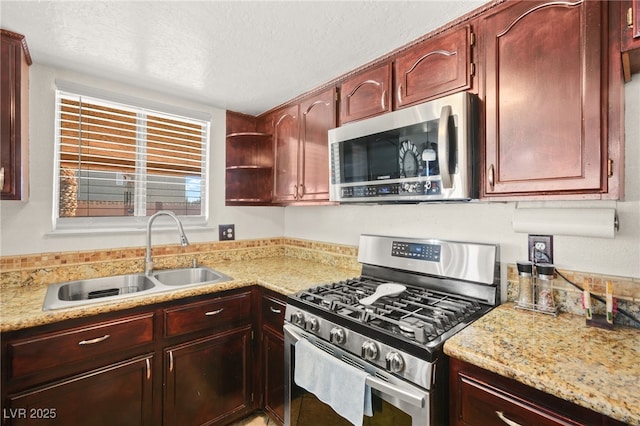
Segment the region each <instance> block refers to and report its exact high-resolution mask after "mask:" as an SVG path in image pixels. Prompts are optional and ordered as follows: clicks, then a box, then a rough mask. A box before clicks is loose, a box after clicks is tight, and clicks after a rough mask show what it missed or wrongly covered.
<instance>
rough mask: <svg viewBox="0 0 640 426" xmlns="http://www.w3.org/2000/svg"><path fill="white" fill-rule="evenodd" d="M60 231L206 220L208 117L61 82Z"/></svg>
mask: <svg viewBox="0 0 640 426" xmlns="http://www.w3.org/2000/svg"><path fill="white" fill-rule="evenodd" d="M57 86H58V90H56V126H55V128H56V130H55V133H56V153H55V167H54V173H55V176H54V186H55V190H54V203H53V204H54V215H53V217H54V229H55V230H56V231H81V230H84V231H91V232H94V231H97V230H100V229H104V230H113V229H114V228H116V229H117V228H122V229H132V228H133V229H135V228H143V227H144V226H145V225H146V222H147V218H148V217H149V216H151V215H153V214H154V213H156V212H157V211H159V210H169V211H172V212H173V213H175V214H176V215H178V216H179V217H180V218H181V220H182V221H183V222H184V224H185V226H189V225H205V224H206V220H207V208H206V206H207V203H206V194H207V183H208V179H207V169H208V148H207V146H208V143H207V142H208V140H209V126H210V120H209V117H208V115H206V114H203V113H198V112H193V111H179V110H177V109H175V108H173V107H170V106H166V105H158V104H152V103H151V102H147V101H144V100H139V99H131V98H128V97H124V96H119V95H115V94H107V93H101V92H98V91H97V90H95V89H90V88H84V87H79V86H76V85H73V84H71V83H60V82H58V83H57Z"/></svg>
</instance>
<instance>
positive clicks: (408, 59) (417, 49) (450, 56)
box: [394, 25, 473, 108]
mask: <svg viewBox="0 0 640 426" xmlns="http://www.w3.org/2000/svg"><path fill="white" fill-rule="evenodd" d="M471 40H472V34H471V28H470V27H469V26H468V25H467V26H463V27H460V28H457V29H455V30H452V31H449V32H447V33H445V34H442V35H439V36H437V37H434V38H431V39H427V40H425V41H423V42H421V43H419V44H417V45H416V46H414V47H412V48H410V49H409V50H407V51H405V52H404V53H402V54H400V55H398V57H397V58H396V60H395V62H394V76H395V85H396V88H395V93H396V107H398V108H402V107H405V106H408V105H412V104H416V103H419V102H424V101H426V100H429V99H433V98H437V97H440V96H443V95H446V94H450V93H454V92H459V91H462V90H466V89H468V88H470V87H471V75H472V72H473V70H472V66H473V65H472V63H471V44H472V42H471Z"/></svg>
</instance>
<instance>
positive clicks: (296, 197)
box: [293, 185, 298, 200]
mask: <svg viewBox="0 0 640 426" xmlns="http://www.w3.org/2000/svg"><path fill="white" fill-rule="evenodd" d="M293 199H294V200H297V199H298V185H293Z"/></svg>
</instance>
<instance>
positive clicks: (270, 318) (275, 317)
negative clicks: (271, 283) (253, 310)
mask: <svg viewBox="0 0 640 426" xmlns="http://www.w3.org/2000/svg"><path fill="white" fill-rule="evenodd" d="M285 306H286V304H285V302H284V301H283V300H280V299H277V298H276V297H273V296H266V295H265V296H263V297H262V324H263V325H266V326H269V327H270V328H272V329H273V330H274V331H277V332H278V333H280V334H281V335H282V325H283V324H284V310H285Z"/></svg>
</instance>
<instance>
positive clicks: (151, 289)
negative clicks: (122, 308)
mask: <svg viewBox="0 0 640 426" xmlns="http://www.w3.org/2000/svg"><path fill="white" fill-rule="evenodd" d="M232 279H233V278H231V277H230V276H228V275H225V274H223V273H220V272H218V271H215V270H213V269H210V268H207V267H197V268H181V269H167V270H161V271H155V272H154V274H153V275H152V276H147V275H145V274H142V273H140V274H128V275H114V276H111V277H104V278H90V279H86V280H78V281H69V282H64V283H58V284H51V285H50V286H49V287H48V288H47V294H46V296H45V299H44V306H43V308H42V309H43V310H45V311H48V310H53V309H63V308H71V307H75V306H82V305H87V304H92V303H98V302H103V301H105V302H106V301H109V300H119V299H125V298H130V297H136V296H142V295H148V294H153V293H160V292H167V291H172V290H176V288H180V287H185V286H197V285H203V284H213V283H217V282H224V281H231V280H232Z"/></svg>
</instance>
